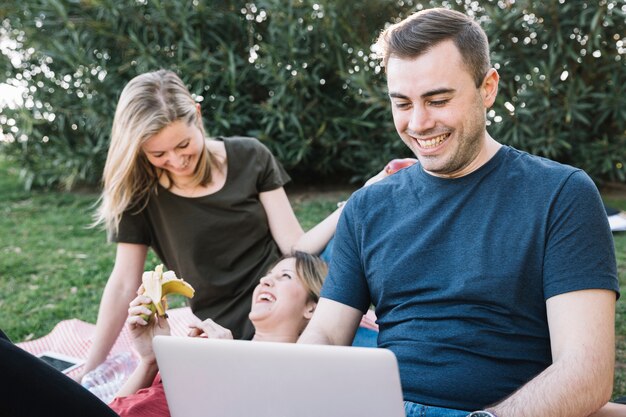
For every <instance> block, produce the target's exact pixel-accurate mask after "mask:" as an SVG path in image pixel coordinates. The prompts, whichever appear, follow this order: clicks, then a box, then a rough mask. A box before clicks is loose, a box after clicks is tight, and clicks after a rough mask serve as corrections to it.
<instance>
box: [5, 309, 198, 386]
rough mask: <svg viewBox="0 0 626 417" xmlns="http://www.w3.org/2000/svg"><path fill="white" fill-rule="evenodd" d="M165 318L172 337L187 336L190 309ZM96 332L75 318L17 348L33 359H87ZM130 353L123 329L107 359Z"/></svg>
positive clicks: (19, 344) (169, 311)
mask: <svg viewBox="0 0 626 417" xmlns="http://www.w3.org/2000/svg"><path fill="white" fill-rule="evenodd" d="M167 315H168V321H169V323H170V328H171V330H172V334H173V335H175V336H185V335H187V333H189V328H188V327H187V325H188V324H189V323H191V322H192V321H193V320H194V318H195V316H194V315H193V313H192V312H191V309H190V308H189V307H181V308H173V309H170V310H168V311H167ZM95 330H96V325H95V324H92V323H87V322H85V321H82V320H78V319H70V320H63V321H61V322H59V323H58V324H57V325H56V326H54V328H53V329H52V331H51V332H50V333H48V334H47V335H45V336H43V337H41V338H39V339H35V340H30V341H28V342H22V343H17V345H18V346H19V347H21V348H22V349H24V350H26V351H27V352H30V353H32V354H33V355H35V356H37V355H39V354H40V353H43V352H45V351H53V352H57V353H62V354H64V355H68V356H73V357H75V358H82V359H87V353H88V352H89V349H90V348H91V345H92V344H93V337H94V334H95ZM132 351H133V349H132V341H131V338H130V332H129V330H128V328H127V327H126V326H124V328H123V329H122V332H121V333H120V335H119V337H118V338H117V341H116V342H115V344H114V345H113V348H112V349H111V352H110V353H109V356H113V355H115V354H117V353H120V352H132ZM78 372H80V368H77V369H75V370H74V371H70V372H69V374H68V375H70V376H73V375H74V374H77V373H78Z"/></svg>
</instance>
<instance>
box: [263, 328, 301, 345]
mask: <svg viewBox="0 0 626 417" xmlns="http://www.w3.org/2000/svg"><path fill="white" fill-rule="evenodd" d="M299 336H300V335H299V334H297V333H295V332H279V331H276V330H273V331H263V330H262V329H256V331H255V333H254V337H253V338H252V340H254V341H255V342H279V343H296V342H297V341H298V337H299Z"/></svg>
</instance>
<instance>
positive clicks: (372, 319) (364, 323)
mask: <svg viewBox="0 0 626 417" xmlns="http://www.w3.org/2000/svg"><path fill="white" fill-rule="evenodd" d="M360 326H361V327H365V328H366V329H371V330H376V331H378V324H376V313H374V310H367V313H365V315H364V316H363V317H362V318H361V324H360Z"/></svg>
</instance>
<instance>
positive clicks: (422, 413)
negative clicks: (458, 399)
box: [404, 401, 469, 417]
mask: <svg viewBox="0 0 626 417" xmlns="http://www.w3.org/2000/svg"><path fill="white" fill-rule="evenodd" d="M404 412H405V413H406V417H467V415H468V414H469V411H462V410H454V409H452V408H441V407H431V406H430V405H422V404H417V403H412V402H410V401H405V402H404Z"/></svg>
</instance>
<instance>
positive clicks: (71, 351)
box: [17, 307, 378, 376]
mask: <svg viewBox="0 0 626 417" xmlns="http://www.w3.org/2000/svg"><path fill="white" fill-rule="evenodd" d="M167 315H168V321H169V323H170V328H171V331H172V335H174V336H186V335H187V333H189V328H188V324H189V323H191V322H193V321H194V320H195V316H194V314H193V313H192V312H191V309H190V308H189V307H180V308H172V309H170V310H168V311H167ZM361 327H363V328H367V329H371V330H376V331H377V330H378V325H377V324H376V315H375V314H374V312H373V311H372V310H369V311H368V312H367V314H365V315H364V316H363V318H362V320H361ZM95 330H96V325H95V324H91V323H87V322H85V321H82V320H78V319H70V320H64V321H61V322H59V323H58V324H57V325H56V326H55V327H54V328H53V329H52V331H51V332H50V333H48V334H47V335H45V336H43V337H41V338H39V339H35V340H30V341H28V342H22V343H18V344H17V345H18V346H19V347H21V348H22V349H24V350H26V351H27V352H30V353H32V354H33V355H39V354H40V353H43V352H45V351H53V352H57V353H61V354H64V355H68V356H73V357H76V358H82V359H86V358H87V353H88V352H89V349H90V348H91V345H92V344H93V337H94V333H95ZM132 351H133V349H132V341H131V339H130V333H129V330H128V328H127V327H126V326H124V328H123V329H122V332H121V333H120V335H119V337H118V338H117V341H116V342H115V344H114V345H113V348H112V349H111V352H110V353H109V356H113V355H115V354H117V353H120V352H132ZM78 372H80V368H77V369H75V370H73V371H70V372H69V375H70V376H73V375H75V374H77V373H78Z"/></svg>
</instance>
